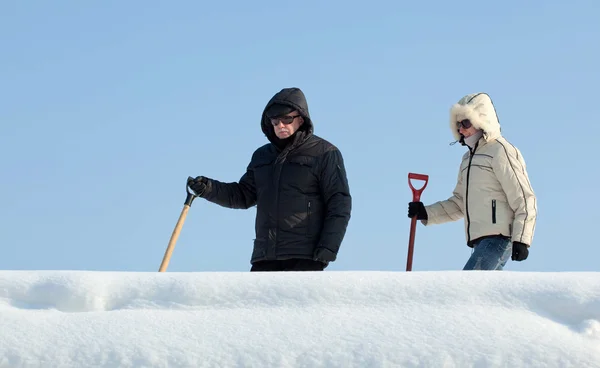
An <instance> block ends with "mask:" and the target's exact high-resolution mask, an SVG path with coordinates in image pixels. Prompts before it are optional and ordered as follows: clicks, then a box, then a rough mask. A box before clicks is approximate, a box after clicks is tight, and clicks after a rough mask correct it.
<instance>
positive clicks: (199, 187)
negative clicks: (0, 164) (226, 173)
mask: <svg viewBox="0 0 600 368" xmlns="http://www.w3.org/2000/svg"><path fill="white" fill-rule="evenodd" d="M209 186H210V182H209V181H208V178H205V177H204V176H197V177H196V178H195V179H190V180H188V187H190V189H191V190H192V191H193V192H194V193H196V195H197V196H199V197H201V196H202V195H203V194H204V193H205V192H206V190H207V189H208V188H209Z"/></svg>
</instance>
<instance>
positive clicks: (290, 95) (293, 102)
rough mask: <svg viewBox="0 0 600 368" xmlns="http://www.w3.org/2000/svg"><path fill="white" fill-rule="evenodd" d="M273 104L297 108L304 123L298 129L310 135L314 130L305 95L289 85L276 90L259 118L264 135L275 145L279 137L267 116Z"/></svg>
mask: <svg viewBox="0 0 600 368" xmlns="http://www.w3.org/2000/svg"><path fill="white" fill-rule="evenodd" d="M274 104H279V105H285V106H289V107H291V108H293V109H294V110H298V113H299V114H300V115H301V116H302V117H303V118H304V124H302V126H301V127H300V129H299V131H304V132H305V133H308V134H306V135H311V134H312V133H313V131H314V127H313V123H312V120H311V119H310V113H309V112H308V103H307V102H306V97H305V96H304V92H302V90H300V88H296V87H291V88H284V89H282V90H281V91H279V92H277V93H276V94H275V95H274V96H273V97H272V98H271V100H270V101H269V102H268V103H267V106H265V108H264V110H263V113H262V119H261V124H260V126H261V128H262V131H263V133H265V136H266V137H267V138H268V139H269V141H270V142H271V143H273V144H275V145H277V143H278V141H279V138H277V136H275V130H274V129H273V125H271V122H270V120H269V118H268V117H267V110H268V109H269V108H270V107H271V106H272V105H274Z"/></svg>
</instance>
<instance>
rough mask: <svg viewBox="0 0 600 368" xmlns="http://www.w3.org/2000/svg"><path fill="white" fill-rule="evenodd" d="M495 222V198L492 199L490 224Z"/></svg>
mask: <svg viewBox="0 0 600 368" xmlns="http://www.w3.org/2000/svg"><path fill="white" fill-rule="evenodd" d="M495 223H496V200H495V199H492V224H495Z"/></svg>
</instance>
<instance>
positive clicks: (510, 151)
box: [492, 142, 537, 246]
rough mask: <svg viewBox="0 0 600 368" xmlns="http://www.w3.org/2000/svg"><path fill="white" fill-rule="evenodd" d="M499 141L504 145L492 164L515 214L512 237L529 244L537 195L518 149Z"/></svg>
mask: <svg viewBox="0 0 600 368" xmlns="http://www.w3.org/2000/svg"><path fill="white" fill-rule="evenodd" d="M500 144H501V145H502V147H503V148H502V149H500V151H499V152H498V154H497V155H496V156H495V157H494V160H493V161H492V168H493V170H494V173H495V174H496V178H497V179H498V181H499V182H500V185H502V190H503V191H504V194H505V195H506V198H507V200H508V205H509V206H510V208H511V209H512V210H513V211H514V214H515V215H514V220H513V223H512V241H513V242H519V243H523V244H526V245H528V246H530V245H531V241H532V239H533V232H534V229H535V223H536V218H537V206H536V196H535V193H534V192H533V188H532V187H531V183H530V182H529V175H528V174H527V169H526V166H525V161H524V160H523V156H522V155H521V154H520V152H519V150H518V149H517V148H516V147H514V146H512V145H507V144H506V143H503V142H500Z"/></svg>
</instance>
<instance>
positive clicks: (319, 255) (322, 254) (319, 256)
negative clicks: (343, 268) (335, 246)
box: [313, 247, 336, 263]
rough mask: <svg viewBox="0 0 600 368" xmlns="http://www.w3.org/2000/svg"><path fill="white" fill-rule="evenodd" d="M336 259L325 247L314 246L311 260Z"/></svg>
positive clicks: (327, 260) (324, 261) (325, 260)
mask: <svg viewBox="0 0 600 368" xmlns="http://www.w3.org/2000/svg"><path fill="white" fill-rule="evenodd" d="M335 259H336V254H335V253H334V252H332V251H331V250H329V249H327V248H325V247H317V248H315V252H314V253H313V260H315V261H320V262H323V263H329V262H333V261H335Z"/></svg>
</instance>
